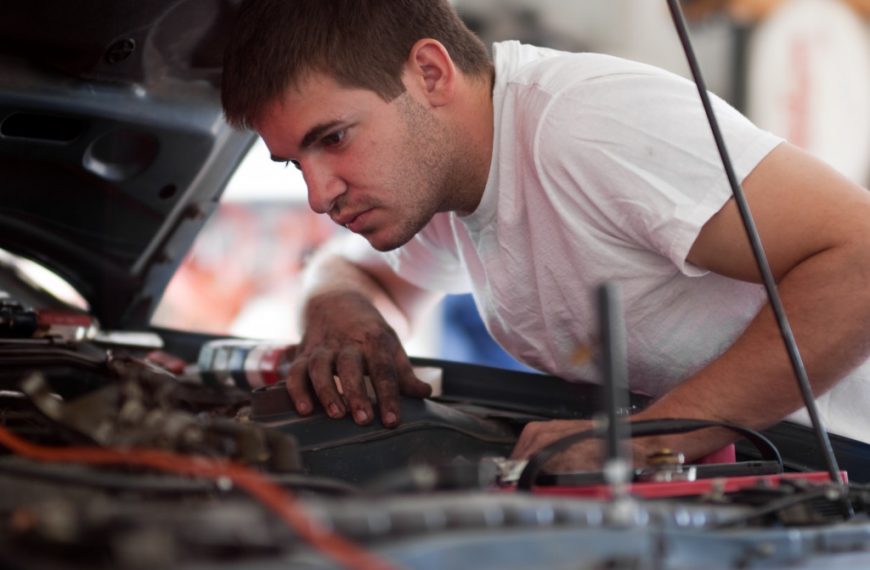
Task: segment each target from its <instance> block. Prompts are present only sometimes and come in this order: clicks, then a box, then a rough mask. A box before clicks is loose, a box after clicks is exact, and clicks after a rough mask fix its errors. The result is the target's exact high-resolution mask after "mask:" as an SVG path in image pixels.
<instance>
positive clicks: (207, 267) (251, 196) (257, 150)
mask: <svg viewBox="0 0 870 570" xmlns="http://www.w3.org/2000/svg"><path fill="white" fill-rule="evenodd" d="M454 4H455V6H456V8H457V10H458V11H459V12H460V14H461V15H462V16H463V18H464V19H465V21H466V22H467V23H468V25H469V27H471V28H472V29H473V30H474V31H475V32H477V33H478V34H479V35H480V36H481V38H483V39H484V41H485V42H486V43H487V44H490V43H491V42H494V41H499V40H505V39H516V40H520V41H523V42H527V43H532V44H537V45H542V46H548V47H553V48H556V49H563V50H569V51H596V52H603V53H609V54H613V55H617V56H621V57H626V58H629V59H634V60H638V61H643V62H646V63H650V64H653V65H657V66H659V67H663V68H665V69H668V70H671V71H673V72H676V73H679V74H681V75H685V76H688V67H687V65H686V64H685V58H684V56H683V53H682V50H681V48H680V46H679V43H678V41H677V36H676V33H675V32H674V29H673V24H672V23H671V20H670V16H669V13H668V10H667V6H666V3H665V1H664V0H583V1H577V2H568V1H567V0H455V2H454ZM683 5H684V10H685V11H686V15H687V17H688V18H689V20H690V25H691V32H692V39H693V43H694V45H695V49H696V51H697V54H698V57H699V60H700V62H701V65H702V68H703V71H704V75H705V79H706V81H707V85H708V87H709V89H710V90H711V91H714V92H715V93H717V94H718V95H720V96H721V97H723V98H724V99H726V100H727V101H729V102H730V103H731V104H732V105H734V106H735V107H737V108H738V109H740V110H741V111H743V112H744V113H745V114H746V115H748V116H749V118H750V119H752V120H753V121H754V122H755V123H756V124H758V125H759V126H761V127H762V128H765V129H768V130H770V131H773V132H775V133H776V134H779V135H781V136H783V137H785V138H787V139H788V140H790V141H791V142H793V143H795V144H797V145H799V146H801V147H803V148H805V149H807V150H808V151H810V152H812V153H814V154H816V155H818V156H819V157H821V158H823V159H824V160H826V161H827V162H828V163H830V164H831V165H833V166H834V167H835V168H837V169H839V170H840V171H841V172H842V173H843V174H845V175H846V176H848V177H849V178H851V179H853V180H855V181H856V182H859V183H860V184H862V185H864V186H865V187H867V186H868V183H870V24H868V21H870V0H691V1H686V2H683ZM699 104H700V103H699ZM337 231H343V230H342V229H341V228H338V227H336V226H335V225H333V224H332V222H331V221H330V220H329V219H328V218H327V217H326V216H318V215H316V214H314V213H312V212H310V211H309V209H308V205H307V201H306V190H305V185H304V182H303V181H302V178H301V175H300V174H299V172H298V171H297V170H296V169H295V168H293V167H290V168H285V167H284V166H283V165H279V164H276V163H274V162H272V161H271V160H270V159H269V153H268V151H267V150H266V148H265V146H264V145H263V144H262V143H261V142H258V143H257V144H255V145H254V146H253V147H252V148H251V150H250V153H249V155H248V157H247V158H246V160H245V162H244V163H243V164H242V166H241V167H240V168H239V170H238V172H237V174H236V176H235V178H234V179H233V180H232V181H231V183H230V185H229V187H228V188H227V190H226V192H225V194H224V198H223V200H222V205H221V207H220V208H219V210H218V212H217V215H215V216H214V217H213V218H212V219H211V220H210V222H209V223H208V225H207V226H206V228H205V229H204V231H203V232H202V234H201V235H200V236H199V238H198V240H197V243H196V244H195V246H194V248H193V250H192V251H191V253H190V254H189V255H188V257H187V259H186V260H185V261H184V263H183V265H182V267H181V269H180V271H179V272H178V274H177V275H176V277H175V278H174V280H173V281H172V283H171V284H170V286H169V289H168V290H167V292H166V294H165V296H164V298H163V301H162V303H161V305H160V307H159V308H158V311H157V313H156V315H155V317H154V324H155V325H158V326H164V327H170V328H178V329H184V330H196V331H201V332H208V333H214V334H220V335H238V336H245V337H251V338H263V339H281V340H287V341H290V342H295V341H297V340H298V339H299V334H300V333H299V331H298V329H297V326H296V298H297V293H298V287H299V271H300V269H301V268H302V267H303V265H304V263H305V259H306V257H307V256H308V255H310V253H311V252H312V251H314V250H315V249H316V248H317V247H318V246H319V245H320V244H321V243H323V242H324V241H325V240H327V239H329V238H330V237H331V236H332V235H334V233H335V232H337ZM406 348H407V350H408V352H409V354H412V355H416V356H430V357H438V358H445V359H449V360H459V361H465V362H477V363H485V364H493V365H497V366H502V367H508V368H513V367H521V365H519V364H518V363H516V362H514V361H513V360H512V359H511V358H510V357H509V356H507V355H505V354H504V353H503V352H502V351H501V350H500V349H499V347H498V346H497V345H495V344H494V343H493V342H492V340H491V339H490V338H489V335H488V334H487V333H486V330H485V328H484V327H483V325H482V324H481V322H480V320H479V319H478V318H477V317H476V309H475V308H474V304H473V302H472V301H471V299H470V297H469V296H450V297H448V298H447V299H446V300H445V302H444V303H442V304H441V306H439V307H438V308H437V309H436V310H435V312H434V313H433V314H432V315H431V318H430V319H429V320H428V322H427V323H426V324H425V326H423V327H422V328H421V329H420V330H419V331H418V332H417V334H416V335H415V337H414V338H413V339H411V340H410V341H409V342H408V343H407V344H406Z"/></svg>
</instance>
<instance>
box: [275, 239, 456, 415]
mask: <svg viewBox="0 0 870 570" xmlns="http://www.w3.org/2000/svg"><path fill="white" fill-rule="evenodd" d="M342 246H343V244H342V243H341V242H333V243H331V244H329V246H327V247H326V248H325V249H324V250H323V251H321V252H319V253H318V254H317V255H316V256H315V257H314V259H312V261H311V263H310V264H309V266H308V268H307V269H306V274H305V284H304V291H305V293H304V294H305V298H304V300H303V307H302V324H303V330H304V336H303V338H302V341H301V343H300V344H299V347H298V349H297V353H296V358H295V359H294V361H293V364H292V366H291V368H290V377H289V379H288V382H287V389H288V391H289V392H290V396H291V398H292V400H293V402H294V404H295V405H296V409H297V411H298V412H299V413H300V414H303V415H305V414H308V413H311V411H312V410H313V400H312V398H313V397H316V398H317V399H318V400H319V401H320V403H321V404H323V407H324V409H325V410H326V412H327V414H329V416H330V417H333V418H339V417H342V416H344V415H345V414H346V413H347V411H348V410H347V408H348V407H349V408H350V411H351V414H352V416H353V419H354V421H356V422H357V423H359V424H367V423H369V422H371V421H372V419H373V418H374V413H373V409H372V403H371V401H370V400H369V398H368V395H367V393H366V389H365V384H364V381H363V376H364V375H368V376H369V377H370V379H371V381H372V385H373V387H374V389H375V392H376V394H377V397H378V401H379V411H380V417H381V421H382V422H383V423H384V425H387V426H393V425H396V424H397V423H398V422H399V420H400V418H399V401H398V398H399V394H400V393H401V394H406V395H410V396H416V397H425V396H427V395H429V391H430V389H429V386H428V385H426V384H424V383H422V382H420V381H419V380H418V379H417V378H416V377H415V376H414V373H413V371H412V369H411V364H410V362H409V361H408V357H407V355H406V354H405V351H404V349H403V348H402V345H401V342H400V340H399V337H400V334H401V335H402V336H407V334H408V332H409V331H410V330H411V328H412V326H411V325H412V322H413V321H414V320H415V317H416V316H418V315H419V314H421V313H422V312H424V311H425V310H426V309H428V308H429V307H431V306H432V305H433V304H434V302H435V301H437V299H438V298H440V297H439V296H437V295H435V294H432V293H429V292H426V291H424V290H422V289H420V288H418V287H416V286H414V285H412V284H410V283H408V282H407V281H405V280H403V279H401V278H400V277H398V276H397V275H395V274H394V273H393V272H392V271H391V270H390V268H389V267H388V266H387V265H386V264H384V263H382V262H381V263H378V262H377V261H376V258H374V257H372V258H367V259H366V260H365V261H363V260H360V261H359V262H356V263H355V262H353V261H351V260H349V259H347V258H345V257H343V256H342V255H340V253H339V251H340V249H341V248H342ZM396 331H398V332H399V333H400V334H397V332H396ZM335 376H338V378H339V380H340V382H341V386H342V389H343V392H344V396H345V398H344V399H343V398H342V397H341V396H340V395H339V393H338V391H337V389H336V386H335V382H334V377H335Z"/></svg>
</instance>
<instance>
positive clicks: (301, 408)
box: [296, 402, 311, 416]
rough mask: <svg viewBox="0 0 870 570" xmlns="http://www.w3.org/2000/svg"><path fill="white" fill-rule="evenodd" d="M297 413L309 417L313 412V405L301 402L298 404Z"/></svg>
mask: <svg viewBox="0 0 870 570" xmlns="http://www.w3.org/2000/svg"><path fill="white" fill-rule="evenodd" d="M296 411H297V412H299V413H300V414H301V415H303V416H304V415H307V414H308V412H310V411H311V404H309V403H308V402H300V403H299V404H296Z"/></svg>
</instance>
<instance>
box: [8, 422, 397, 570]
mask: <svg viewBox="0 0 870 570" xmlns="http://www.w3.org/2000/svg"><path fill="white" fill-rule="evenodd" d="M0 444H2V445H4V446H5V447H7V448H8V449H9V450H11V451H12V452H13V453H15V454H16V455H20V456H22V457H26V458H27V459H31V460H34V461H43V462H52V463H85V464H89V465H128V466H131V465H132V466H136V467H150V468H152V469H158V470H160V471H165V472H168V473H177V474H180V475H188V476H194V477H207V478H210V479H220V478H223V477H226V478H228V479H230V480H231V481H232V482H233V483H235V484H236V485H238V486H239V487H241V488H242V489H244V490H245V491H247V492H248V494H250V495H251V496H252V497H254V498H255V499H257V500H258V501H260V502H261V503H262V504H263V505H264V506H265V507H266V508H268V509H270V510H271V511H272V512H274V513H275V514H276V515H278V517H279V518H280V519H281V520H282V521H284V523H285V524H286V525H287V526H288V527H290V529H291V530H293V531H295V532H296V533H297V534H298V535H299V536H300V537H302V539H303V540H305V541H306V542H308V544H310V545H311V546H313V547H314V548H315V549H317V550H318V551H320V552H322V553H323V554H325V555H327V556H329V557H331V558H332V559H333V560H335V561H336V562H338V563H339V564H341V565H343V566H345V567H346V568H352V569H354V570H389V569H391V568H393V566H392V565H390V564H389V563H387V562H386V561H384V560H382V559H380V558H378V557H376V556H375V555H374V554H372V553H370V552H367V551H366V550H364V549H362V548H361V547H359V546H357V545H356V544H353V543H352V542H350V541H348V540H346V539H344V538H343V537H341V536H339V535H337V534H335V533H334V532H331V531H329V530H327V529H325V528H323V527H322V526H320V525H319V524H317V522H316V521H314V520H312V519H311V518H310V517H309V516H307V515H306V514H305V512H304V511H303V510H302V508H301V507H300V506H299V505H298V503H297V502H296V499H295V498H294V497H293V496H292V495H291V494H290V493H288V492H287V491H285V490H284V489H282V488H281V487H279V486H277V485H275V484H274V483H272V482H271V481H269V480H268V479H267V478H265V477H263V476H262V475H261V474H259V473H258V472H256V471H254V470H252V469H249V468H247V467H244V466H242V465H239V464H234V463H230V462H228V461H221V460H215V459H210V458H205V457H186V456H184V455H178V454H176V453H171V452H168V451H161V450H157V449H129V450H117V449H103V448H99V447H63V448H56V447H46V446H42V445H37V444H34V443H30V442H28V441H25V440H23V439H21V438H19V437H17V436H15V435H14V434H12V432H10V431H9V430H7V429H6V428H4V427H3V426H0Z"/></svg>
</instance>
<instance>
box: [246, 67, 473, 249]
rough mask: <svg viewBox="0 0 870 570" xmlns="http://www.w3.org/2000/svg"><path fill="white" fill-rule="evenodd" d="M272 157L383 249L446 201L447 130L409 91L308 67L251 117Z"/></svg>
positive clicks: (450, 190)
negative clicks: (351, 81) (360, 85)
mask: <svg viewBox="0 0 870 570" xmlns="http://www.w3.org/2000/svg"><path fill="white" fill-rule="evenodd" d="M256 130H257V132H258V133H259V134H260V135H261V136H262V137H263V140H264V141H265V142H266V146H268V147H269V151H270V152H271V153H272V157H273V159H274V160H278V161H291V162H293V163H294V164H295V165H296V166H297V167H298V168H300V169H301V170H302V174H303V176H304V177H305V182H306V184H307V185H308V202H309V204H310V205H311V208H312V209H313V210H314V211H315V212H318V213H322V214H329V216H330V217H331V218H332V220H333V221H335V223H337V224H339V225H342V226H345V227H347V228H348V229H349V230H351V231H352V232H355V233H358V234H360V235H362V236H364V237H365V238H366V239H368V241H369V242H370V243H371V244H372V246H374V247H375V248H376V249H379V250H381V251H387V250H390V249H394V248H396V247H399V246H401V245H403V244H404V243H406V242H407V241H408V240H410V239H411V238H412V237H413V236H414V235H415V234H416V233H417V232H418V231H420V230H421V229H422V228H423V226H425V225H426V224H427V223H428V222H429V220H430V219H431V218H432V216H433V215H434V214H435V213H436V212H438V211H445V210H448V209H450V208H451V196H452V195H453V194H454V193H455V191H456V188H455V187H456V185H455V184H454V183H453V182H452V180H455V179H456V174H455V172H452V168H451V162H452V161H453V159H452V156H451V155H452V154H453V150H452V149H453V147H454V145H453V144H451V142H452V141H451V139H452V137H451V136H450V133H449V130H448V129H446V128H445V126H444V125H443V124H442V123H441V121H439V120H438V119H437V118H436V117H435V116H434V115H433V114H432V113H431V112H430V111H429V110H428V109H427V108H426V107H425V106H424V105H423V104H421V103H418V102H417V101H416V100H415V99H414V98H413V96H412V95H411V94H409V93H407V92H406V93H404V94H402V95H401V96H399V97H397V98H396V99H394V100H393V101H391V102H389V103H388V102H385V101H384V100H383V99H381V98H380V97H379V96H378V95H377V94H376V93H374V92H372V91H368V90H364V89H350V88H346V87H342V86H340V85H339V84H338V83H337V82H335V80H333V79H332V78H330V77H329V76H327V75H325V74H313V75H310V76H309V77H308V78H307V79H306V80H305V81H304V82H303V83H302V84H301V86H300V88H299V89H290V90H288V92H287V93H286V94H285V96H284V98H283V99H281V100H278V101H275V102H273V103H272V104H271V105H270V106H269V107H267V109H266V111H265V112H264V114H263V116H262V118H261V119H260V120H259V121H258V122H257V124H256Z"/></svg>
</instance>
